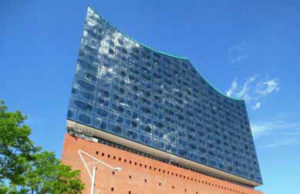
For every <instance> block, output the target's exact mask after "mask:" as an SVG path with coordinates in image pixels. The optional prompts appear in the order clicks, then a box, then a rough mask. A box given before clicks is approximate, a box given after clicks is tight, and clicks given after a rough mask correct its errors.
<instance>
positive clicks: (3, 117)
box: [0, 101, 84, 194]
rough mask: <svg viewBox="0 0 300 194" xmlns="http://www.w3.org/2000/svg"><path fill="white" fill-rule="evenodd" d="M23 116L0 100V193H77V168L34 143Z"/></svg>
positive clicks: (81, 187) (79, 187) (80, 184)
mask: <svg viewBox="0 0 300 194" xmlns="http://www.w3.org/2000/svg"><path fill="white" fill-rule="evenodd" d="M25 119H26V117H25V116H24V115H22V113H21V112H20V111H17V112H7V107H6V106H5V105H4V102H3V101H0V193H10V194H13V193H51V194H52V193H55V194H56V193H68V194H73V193H81V192H82V190H83V189H84V185H83V183H82V182H81V181H80V172H79V171H73V170H72V169H71V167H70V166H67V165H63V164H61V163H60V160H59V159H57V158H56V157H55V154H54V153H53V152H47V151H41V148H40V147H37V146H35V145H34V143H33V141H32V140H31V139H30V137H29V135H30V134H31V129H30V127H28V126H27V125H24V124H23V123H24V120H25Z"/></svg>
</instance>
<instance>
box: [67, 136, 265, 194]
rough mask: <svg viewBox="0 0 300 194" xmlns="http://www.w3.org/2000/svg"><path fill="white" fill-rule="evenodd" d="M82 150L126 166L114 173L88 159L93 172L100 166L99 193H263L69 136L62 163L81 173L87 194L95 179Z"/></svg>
mask: <svg viewBox="0 0 300 194" xmlns="http://www.w3.org/2000/svg"><path fill="white" fill-rule="evenodd" d="M79 149H81V150H83V151H85V152H87V153H89V154H90V155H92V156H94V157H95V158H97V159H99V160H101V161H103V162H105V163H107V164H109V165H111V166H113V167H122V170H121V171H116V172H114V173H113V172H112V171H111V170H110V169H109V168H107V167H105V166H104V165H102V164H96V163H95V161H94V160H92V159H90V158H88V157H86V156H84V159H85V160H86V161H87V162H88V163H90V164H89V168H90V171H92V167H93V165H96V167H97V173H96V179H95V191H99V193H101V194H106V193H117V194H185V193H186V194H229V193H230V194H232V193H240V194H241V193H242V194H262V193H261V192H259V191H255V190H252V189H249V188H245V187H242V186H239V185H235V184H232V183H228V182H225V181H222V180H218V179H216V178H212V177H209V176H205V175H202V174H199V173H195V172H192V171H189V170H186V169H182V168H178V167H176V166H173V165H169V164H166V163H163V162H159V161H156V160H152V159H149V158H146V157H143V156H140V155H137V154H133V153H130V152H126V151H123V150H120V149H117V148H113V147H110V146H107V145H103V144H100V143H96V142H91V141H87V140H84V139H81V138H77V137H73V136H71V135H69V134H66V136H65V142H64V148H63V155H62V162H63V163H64V164H68V165H71V166H72V167H73V169H80V170H81V178H82V181H83V182H84V183H85V185H86V186H85V190H84V193H90V188H91V180H90V177H89V175H88V173H87V170H86V168H85V167H84V164H83V163H82V161H81V160H80V158H79V155H78V153H77V151H78V150H79ZM91 162H93V163H91Z"/></svg>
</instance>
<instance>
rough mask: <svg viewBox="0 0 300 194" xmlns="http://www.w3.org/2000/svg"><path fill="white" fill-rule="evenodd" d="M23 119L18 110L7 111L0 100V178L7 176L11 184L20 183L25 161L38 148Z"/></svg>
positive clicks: (26, 165) (24, 169) (26, 164)
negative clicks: (31, 138) (30, 136)
mask: <svg viewBox="0 0 300 194" xmlns="http://www.w3.org/2000/svg"><path fill="white" fill-rule="evenodd" d="M25 119H26V117H25V116H24V115H22V113H21V112H19V111H17V112H7V107H6V106H5V105H4V102H3V101H0V180H1V179H3V178H7V179H9V180H10V181H11V183H13V184H22V182H23V181H24V178H23V177H22V174H23V173H24V172H25V171H26V169H27V168H28V163H27V162H28V161H31V160H32V159H33V154H34V153H35V152H36V151H38V150H39V148H38V147H35V146H34V144H33V142H32V141H31V140H30V138H29V135H30V133H31V129H30V128H29V127H28V126H27V125H23V122H24V120H25Z"/></svg>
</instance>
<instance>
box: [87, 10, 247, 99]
mask: <svg viewBox="0 0 300 194" xmlns="http://www.w3.org/2000/svg"><path fill="white" fill-rule="evenodd" d="M88 9H92V10H94V9H93V7H91V6H89V7H88ZM99 16H100V15H99ZM100 17H101V16H100ZM101 19H102V20H103V21H105V22H106V23H107V24H109V25H110V26H111V27H113V28H115V29H116V31H118V32H120V33H121V30H119V29H118V28H116V27H115V26H114V25H112V24H111V23H110V22H109V21H107V20H106V19H105V18H104V17H101ZM121 34H122V35H123V36H125V37H127V38H128V39H129V40H131V41H133V42H136V43H137V44H139V45H141V46H143V47H145V48H148V49H150V50H152V51H154V52H157V53H159V54H162V55H166V56H168V57H172V58H176V59H180V60H186V61H188V62H189V63H190V64H192V63H191V62H190V60H189V59H188V58H186V57H181V56H176V55H172V54H170V53H167V52H163V51H159V50H156V49H154V48H152V47H150V46H147V45H145V44H143V43H141V42H140V41H138V40H136V39H134V38H132V37H131V36H129V35H127V34H125V33H123V32H122V33H121ZM197 71H198V70H197ZM198 73H199V72H198ZM199 74H200V73H199ZM200 76H201V74H200ZM201 77H202V78H203V79H204V80H205V81H206V83H207V84H208V85H210V86H211V87H212V88H213V89H214V90H215V91H216V92H217V93H219V94H220V95H222V96H224V97H226V98H228V99H231V100H238V101H243V100H244V99H241V98H235V97H231V96H227V95H225V94H224V93H223V92H221V91H220V90H218V89H217V88H215V87H214V86H213V85H212V84H210V82H208V81H207V80H206V79H205V78H204V77H203V76H201Z"/></svg>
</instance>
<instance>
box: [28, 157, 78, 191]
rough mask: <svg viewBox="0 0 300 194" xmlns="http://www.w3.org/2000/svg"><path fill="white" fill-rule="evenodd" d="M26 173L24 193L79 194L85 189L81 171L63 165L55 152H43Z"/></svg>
mask: <svg viewBox="0 0 300 194" xmlns="http://www.w3.org/2000/svg"><path fill="white" fill-rule="evenodd" d="M35 157H36V158H35V160H34V161H33V162H32V166H31V168H30V170H28V172H26V173H25V185H24V186H23V191H26V192H32V193H78V191H81V190H82V189H83V184H82V183H81V181H80V178H79V171H72V170H71V168H70V167H69V166H66V165H62V164H61V163H60V161H59V160H58V159H57V158H56V157H55V155H54V153H53V152H41V153H38V154H36V155H35Z"/></svg>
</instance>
